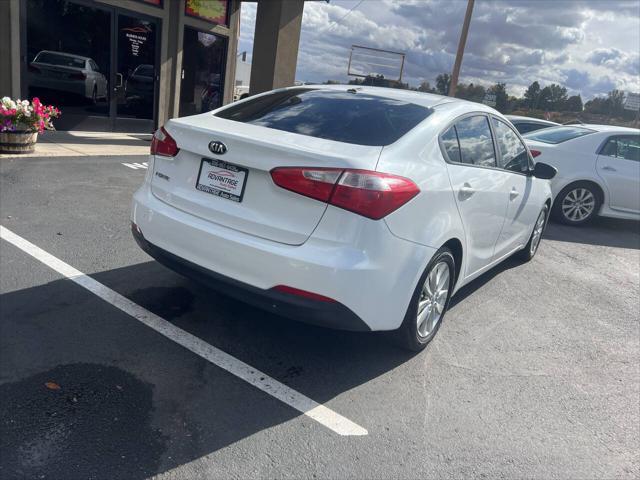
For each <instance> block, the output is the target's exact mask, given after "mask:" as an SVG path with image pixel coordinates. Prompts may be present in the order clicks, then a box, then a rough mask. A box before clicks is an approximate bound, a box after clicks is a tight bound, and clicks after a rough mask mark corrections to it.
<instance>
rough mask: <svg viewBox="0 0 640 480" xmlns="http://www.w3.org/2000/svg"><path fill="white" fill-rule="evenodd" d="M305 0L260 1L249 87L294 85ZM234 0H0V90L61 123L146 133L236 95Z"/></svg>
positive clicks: (236, 6) (68, 127) (237, 17)
mask: <svg viewBox="0 0 640 480" xmlns="http://www.w3.org/2000/svg"><path fill="white" fill-rule="evenodd" d="M303 5H304V0H258V7H257V14H256V27H255V34H254V47H253V58H252V68H251V93H257V92H261V91H266V90H270V89H272V88H277V87H282V86H288V85H292V84H293V82H294V78H295V68H296V60H297V54H298V43H299V39H300V27H301V23H302V11H303ZM240 8H241V1H240V0H2V1H0V97H3V96H10V97H13V98H32V97H34V96H38V97H39V98H40V99H41V100H43V101H44V102H47V103H51V104H54V105H56V106H57V107H58V108H60V109H61V110H62V112H63V115H62V116H61V118H60V119H59V120H58V121H57V122H56V127H57V128H58V129H60V130H93V131H121V132H151V131H153V130H154V129H155V128H156V127H157V126H158V125H161V124H162V123H164V122H165V121H166V120H167V119H169V118H173V117H179V116H185V115H193V114H196V113H202V112H206V111H209V110H212V109H213V108H216V107H218V106H220V105H223V104H225V103H228V102H230V101H231V100H232V98H233V92H234V86H235V80H236V75H235V69H236V63H237V62H236V58H237V55H238V51H237V50H238V48H237V47H238V36H239V28H240Z"/></svg>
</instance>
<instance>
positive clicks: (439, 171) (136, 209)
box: [131, 85, 555, 350]
mask: <svg viewBox="0 0 640 480" xmlns="http://www.w3.org/2000/svg"><path fill="white" fill-rule="evenodd" d="M554 174H555V169H554V168H552V167H550V166H548V165H545V164H543V163H538V164H537V165H535V167H534V163H533V160H532V159H531V157H530V154H529V151H528V150H527V148H526V146H525V144H524V143H523V141H522V139H521V138H520V136H519V134H518V133H517V132H516V131H515V130H514V129H513V128H512V126H511V125H510V123H509V122H508V121H506V120H505V118H504V117H503V116H502V115H501V114H499V113H498V112H496V111H495V110H493V109H491V108H489V107H486V106H484V105H481V104H478V103H470V102H466V101H463V100H458V99H453V98H449V97H442V96H438V95H429V94H424V93H418V92H410V91H406V90H395V89H386V88H375V87H356V88H352V87H350V86H339V85H338V86H326V85H318V86H304V87H293V88H286V89H280V90H274V91H271V92H266V93H264V94H261V95H256V96H253V97H250V98H248V99H245V100H241V101H239V102H236V103H233V104H231V105H228V106H225V107H222V108H219V109H217V110H214V111H213V112H208V113H204V114H201V115H195V116H191V117H185V118H179V119H173V120H170V121H169V122H168V123H167V124H166V125H165V126H164V127H163V128H160V129H159V130H158V131H157V132H156V133H155V136H154V139H153V141H152V146H151V158H150V163H149V170H148V173H147V176H146V179H145V181H144V184H143V185H142V187H141V188H140V189H139V190H138V191H137V192H136V193H135V195H134V198H133V212H132V217H131V219H132V231H133V235H134V237H135V238H136V240H137V242H138V243H139V245H140V246H141V247H142V248H143V249H144V250H145V251H147V252H148V253H149V254H150V255H151V256H153V257H155V258H156V259H157V260H159V261H160V262H162V263H164V264H165V265H167V266H169V267H170V268H172V269H174V270H176V271H177V272H180V273H182V274H185V275H187V276H190V277H192V278H196V279H199V280H201V281H203V282H205V283H207V284H209V285H211V286H213V287H214V288H216V289H218V290H219V291H220V292H222V293H224V294H226V295H230V296H234V297H236V298H238V299H240V300H242V301H245V302H249V303H252V304H254V305H257V306H259V307H262V308H264V309H266V310H269V311H272V312H276V313H280V314H282V315H285V316H288V317H291V318H294V319H296V320H301V321H306V322H309V323H313V324H317V325H323V326H328V327H334V328H341V329H349V330H360V331H371V330H397V333H396V334H395V335H396V336H397V338H398V339H399V340H401V342H402V343H403V345H404V346H406V347H408V348H411V349H414V350H418V349H421V348H423V347H424V346H425V345H426V344H427V343H428V342H429V341H430V340H431V339H432V338H433V336H434V335H435V333H436V332H437V330H438V328H439V325H440V324H441V322H442V319H443V317H444V314H445V312H446V310H447V306H448V303H449V300H450V298H451V296H452V295H453V294H454V293H455V291H456V290H458V289H459V288H460V287H461V286H462V285H464V284H466V283H468V282H469V281H471V280H473V279H474V278H476V277H478V276H479V275H480V274H482V273H483V272H485V271H487V270H488V269H490V268H491V267H493V266H494V265H496V264H497V263H498V262H500V261H502V260H504V259H505V258H507V257H509V256H510V255H512V254H514V253H516V252H519V254H520V256H521V257H522V258H523V259H525V260H528V259H530V258H532V257H533V255H534V254H535V253H536V250H537V248H538V245H539V243H540V238H541V236H542V232H543V229H544V226H545V222H546V219H547V213H548V211H549V209H550V208H551V189H550V186H549V181H548V179H550V178H552V177H553V175H554Z"/></svg>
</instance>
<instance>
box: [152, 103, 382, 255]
mask: <svg viewBox="0 0 640 480" xmlns="http://www.w3.org/2000/svg"><path fill="white" fill-rule="evenodd" d="M165 129H166V131H167V132H168V133H169V135H171V137H172V138H173V139H174V140H175V141H176V143H177V146H178V148H179V152H178V154H177V155H176V156H175V157H163V156H159V155H156V157H155V161H154V173H153V177H152V178H153V179H152V184H151V187H152V192H153V194H154V195H155V196H156V197H157V198H159V199H160V200H162V201H164V202H166V203H168V204H170V205H172V206H174V207H176V208H178V209H180V210H183V211H185V212H188V213H191V214H193V215H195V216H198V217H200V218H203V219H205V220H208V221H210V222H212V223H215V224H219V225H223V226H225V227H228V228H233V229H235V230H238V231H241V232H244V233H248V234H250V235H254V236H257V237H261V238H266V239H269V240H273V241H276V242H280V243H285V244H290V245H300V244H302V243H304V242H305V241H306V239H307V238H308V237H309V236H310V235H311V233H312V232H313V230H314V229H315V227H316V225H317V224H318V222H319V221H320V219H321V218H322V215H323V214H324V212H325V210H326V207H327V204H326V203H324V202H321V201H318V200H314V199H311V198H307V197H304V196H301V195H298V194H296V193H293V192H290V191H288V190H285V189H282V188H280V187H278V186H276V185H275V184H274V182H273V180H272V178H271V175H270V171H271V170H272V169H273V168H276V167H286V166H296V167H335V168H358V169H369V170H374V169H375V166H376V163H377V160H378V157H379V155H380V152H381V150H382V147H377V146H361V145H354V144H347V143H342V142H336V141H332V140H325V139H320V138H315V137H311V136H306V135H301V134H297V133H289V132H284V131H280V130H274V129H271V128H267V127H262V126H258V125H252V124H246V123H241V122H236V121H232V120H226V119H222V118H218V117H215V116H213V115H211V114H210V113H206V114H202V115H196V116H192V117H186V118H182V119H176V120H170V121H169V122H168V123H167V124H166V125H165ZM212 142H214V143H212ZM210 144H212V147H211V148H212V149H213V151H216V152H217V153H213V152H212V150H211V149H210V147H209V145H210ZM220 144H224V146H225V147H226V152H224V153H221V149H220V147H219V145H220ZM203 172H204V173H203ZM223 177H227V178H229V180H225V179H224V178H223ZM210 181H211V182H213V183H207V182H210ZM225 182H227V183H228V182H236V184H234V185H235V186H234V188H235V189H231V191H229V192H226V191H222V190H221V189H225ZM213 184H215V185H216V186H220V185H222V186H221V187H220V188H213V189H212V188H211V185H213ZM197 185H200V186H199V187H198V188H197ZM241 187H243V188H241ZM212 190H213V191H212ZM220 192H222V193H220ZM219 195H221V196H219ZM238 197H241V199H240V198H238ZM237 200H240V201H237Z"/></svg>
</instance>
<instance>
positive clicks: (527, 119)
mask: <svg viewBox="0 0 640 480" xmlns="http://www.w3.org/2000/svg"><path fill="white" fill-rule="evenodd" d="M505 117H507V118H508V119H509V120H510V121H511V122H513V121H514V120H515V121H517V122H521V121H522V122H530V123H540V124H543V125H560V124H559V123H557V122H552V121H550V120H543V119H542V118H534V117H525V116H524V115H505Z"/></svg>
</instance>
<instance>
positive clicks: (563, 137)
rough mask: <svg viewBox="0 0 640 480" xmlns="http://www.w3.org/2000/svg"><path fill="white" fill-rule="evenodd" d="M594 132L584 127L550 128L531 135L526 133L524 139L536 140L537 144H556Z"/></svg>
mask: <svg viewBox="0 0 640 480" xmlns="http://www.w3.org/2000/svg"><path fill="white" fill-rule="evenodd" d="M594 132H595V130H591V129H589V128H584V127H574V126H571V127H569V126H566V127H550V128H545V129H542V130H539V131H536V132H533V133H528V134H527V135H526V136H525V138H528V139H529V140H537V141H538V142H543V143H551V144H557V143H562V142H566V141H567V140H573V139H574V138H578V137H582V136H584V135H589V134H590V133H594Z"/></svg>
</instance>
